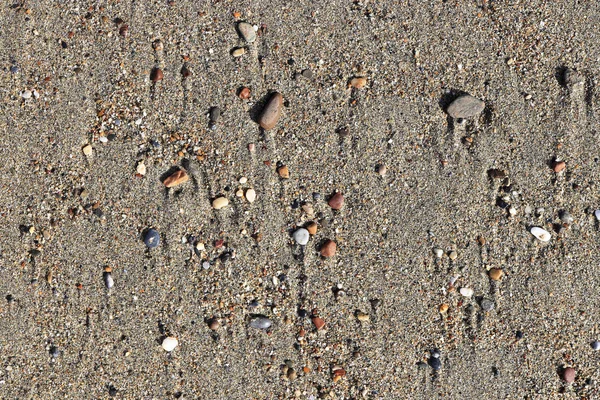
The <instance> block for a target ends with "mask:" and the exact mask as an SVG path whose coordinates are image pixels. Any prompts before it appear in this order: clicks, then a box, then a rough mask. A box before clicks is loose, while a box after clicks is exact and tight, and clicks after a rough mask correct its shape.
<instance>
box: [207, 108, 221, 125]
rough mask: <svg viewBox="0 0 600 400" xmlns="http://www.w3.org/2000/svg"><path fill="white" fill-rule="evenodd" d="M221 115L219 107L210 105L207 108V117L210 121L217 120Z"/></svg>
mask: <svg viewBox="0 0 600 400" xmlns="http://www.w3.org/2000/svg"><path fill="white" fill-rule="evenodd" d="M220 116H221V109H220V108H219V107H211V108H210V110H208V118H209V119H210V121H211V122H217V121H218V120H219V117H220Z"/></svg>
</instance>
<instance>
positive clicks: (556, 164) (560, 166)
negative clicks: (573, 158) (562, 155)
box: [552, 161, 567, 174]
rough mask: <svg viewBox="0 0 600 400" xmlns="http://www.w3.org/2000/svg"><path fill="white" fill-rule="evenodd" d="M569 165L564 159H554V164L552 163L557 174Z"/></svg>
mask: <svg viewBox="0 0 600 400" xmlns="http://www.w3.org/2000/svg"><path fill="white" fill-rule="evenodd" d="M566 167H567V164H566V163H565V162H564V161H554V164H553V165H552V169H553V170H554V172H556V173H557V174H558V173H559V172H560V171H562V170H564V169H565V168H566Z"/></svg>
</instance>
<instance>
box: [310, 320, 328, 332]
mask: <svg viewBox="0 0 600 400" xmlns="http://www.w3.org/2000/svg"><path fill="white" fill-rule="evenodd" d="M312 323H313V324H314V325H315V328H317V330H318V331H320V330H321V329H323V327H324V326H325V321H323V318H321V317H313V318H312Z"/></svg>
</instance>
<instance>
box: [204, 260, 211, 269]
mask: <svg viewBox="0 0 600 400" xmlns="http://www.w3.org/2000/svg"><path fill="white" fill-rule="evenodd" d="M202 268H204V269H209V268H210V263H209V262H208V261H203V262H202Z"/></svg>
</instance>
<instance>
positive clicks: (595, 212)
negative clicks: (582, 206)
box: [594, 210, 600, 221]
mask: <svg viewBox="0 0 600 400" xmlns="http://www.w3.org/2000/svg"><path fill="white" fill-rule="evenodd" d="M594 215H595V216H596V219H597V220H598V221H600V210H596V211H594Z"/></svg>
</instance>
